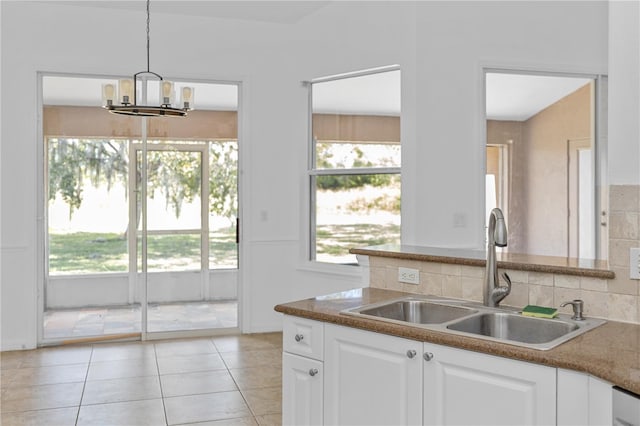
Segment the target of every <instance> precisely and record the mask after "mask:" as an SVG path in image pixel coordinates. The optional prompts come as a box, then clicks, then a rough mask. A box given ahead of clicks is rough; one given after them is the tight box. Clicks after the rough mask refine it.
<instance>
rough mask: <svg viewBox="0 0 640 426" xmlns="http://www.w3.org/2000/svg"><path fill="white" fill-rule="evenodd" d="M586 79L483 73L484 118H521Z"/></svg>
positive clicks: (541, 107)
mask: <svg viewBox="0 0 640 426" xmlns="http://www.w3.org/2000/svg"><path fill="white" fill-rule="evenodd" d="M590 81H592V80H591V79H588V78H573V77H558V76H549V75H531V74H529V75H527V74H511V73H487V78H486V84H487V89H486V90H487V98H486V108H487V110H486V112H487V119H489V120H509V121H525V120H527V119H529V118H530V117H532V116H534V115H535V114H537V113H538V112H540V111H542V110H543V109H545V108H546V107H548V106H549V105H551V104H553V103H555V102H557V101H559V100H560V99H562V98H564V97H565V96H567V95H569V94H570V93H573V92H575V91H576V90H577V89H579V88H580V87H582V86H584V85H585V84H587V83H589V82H590Z"/></svg>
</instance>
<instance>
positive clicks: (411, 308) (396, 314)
mask: <svg viewBox="0 0 640 426" xmlns="http://www.w3.org/2000/svg"><path fill="white" fill-rule="evenodd" d="M358 312H359V313H360V315H368V316H373V317H379V318H386V319H389V320H395V321H403V322H410V323H416V324H442V323H445V322H449V321H451V320H454V319H458V318H462V317H465V316H468V315H470V314H475V313H476V312H478V311H477V310H475V309H470V308H462V307H460V306H450V305H442V304H439V303H432V302H428V301H426V300H421V299H405V300H396V301H393V302H390V303H385V304H383V305H380V306H375V307H369V308H367V309H361V310H358Z"/></svg>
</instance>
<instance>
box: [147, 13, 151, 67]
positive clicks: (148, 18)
mask: <svg viewBox="0 0 640 426" xmlns="http://www.w3.org/2000/svg"><path fill="white" fill-rule="evenodd" d="M150 1H151V0H147V72H149V71H150V70H151V67H150V65H149V50H150V49H149V48H150V44H151V43H150V41H149V40H150V37H149V23H150V22H151V18H150V13H149V3H150Z"/></svg>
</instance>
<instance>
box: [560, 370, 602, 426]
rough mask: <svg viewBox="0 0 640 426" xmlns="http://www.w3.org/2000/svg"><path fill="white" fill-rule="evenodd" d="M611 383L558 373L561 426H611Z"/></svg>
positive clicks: (574, 373) (578, 375)
mask: <svg viewBox="0 0 640 426" xmlns="http://www.w3.org/2000/svg"><path fill="white" fill-rule="evenodd" d="M611 389H612V388H611V383H608V382H605V381H603V380H600V379H596V378H595V377H591V376H589V375H587V374H584V373H578V372H576V371H570V370H563V369H558V416H557V419H558V423H557V424H558V426H585V425H588V426H610V425H611V421H612V415H611V413H612V407H611V399H612V394H611V392H612V391H611Z"/></svg>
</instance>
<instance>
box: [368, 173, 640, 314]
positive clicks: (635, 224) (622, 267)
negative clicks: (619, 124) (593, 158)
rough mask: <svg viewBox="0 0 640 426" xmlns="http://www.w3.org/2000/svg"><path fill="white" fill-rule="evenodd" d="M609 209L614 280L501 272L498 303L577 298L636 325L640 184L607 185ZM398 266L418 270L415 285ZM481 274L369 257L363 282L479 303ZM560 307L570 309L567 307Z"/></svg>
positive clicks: (587, 307) (474, 269)
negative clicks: (633, 251)
mask: <svg viewBox="0 0 640 426" xmlns="http://www.w3.org/2000/svg"><path fill="white" fill-rule="evenodd" d="M609 209H610V212H609V223H608V226H609V267H610V269H611V270H613V271H614V273H615V275H616V278H614V279H610V280H606V279H598V278H590V277H580V276H575V275H563V274H554V273H543V272H528V271H519V270H504V272H506V273H507V274H508V275H509V277H510V278H511V282H512V289H511V294H510V295H509V296H508V297H507V298H506V299H504V301H503V302H502V303H503V304H504V305H508V306H514V307H519V308H521V307H523V306H525V305H528V304H531V305H541V306H553V307H559V306H560V304H561V303H562V302H565V301H568V300H573V299H582V300H584V311H585V315H588V316H593V317H599V318H606V319H610V320H614V321H623V322H632V323H640V297H639V292H638V288H639V287H640V281H639V280H632V279H630V278H629V249H630V248H632V247H640V186H638V185H615V186H610V187H609ZM399 267H406V268H413V269H418V270H419V271H420V284H419V285H413V284H405V283H401V282H399V281H398V268H399ZM499 272H500V273H502V272H503V270H500V271H499ZM483 277H484V267H480V266H465V265H453V264H446V263H437V262H422V261H417V260H404V259H393V258H386V257H376V256H370V258H369V285H370V286H371V287H376V288H387V289H390V290H400V291H406V292H411V293H418V294H432V295H437V296H445V297H453V298H458V299H466V300H473V301H478V302H481V301H482V289H483V282H484V281H483ZM560 311H561V312H565V313H571V312H572V311H571V306H567V307H565V308H562V309H560Z"/></svg>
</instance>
